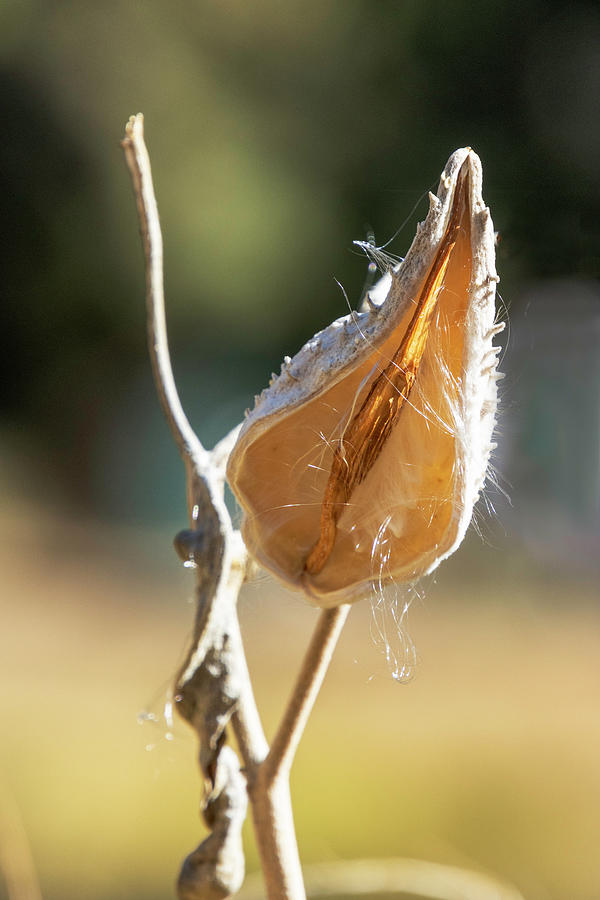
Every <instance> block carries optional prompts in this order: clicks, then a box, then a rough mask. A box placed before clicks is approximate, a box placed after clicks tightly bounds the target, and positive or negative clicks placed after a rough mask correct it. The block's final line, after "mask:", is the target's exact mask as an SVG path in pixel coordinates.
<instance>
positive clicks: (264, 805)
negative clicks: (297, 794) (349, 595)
mask: <svg viewBox="0 0 600 900" xmlns="http://www.w3.org/2000/svg"><path fill="white" fill-rule="evenodd" d="M349 611H350V606H349V605H348V604H344V605H342V606H338V607H335V608H333V609H326V610H323V611H322V612H321V614H320V616H319V621H318V623H317V627H316V629H315V632H314V634H313V637H312V640H311V642H310V645H309V647H308V650H307V652H306V655H305V657H304V661H303V663H302V668H301V669H300V673H299V675H298V678H297V680H296V684H295V686H294V688H293V690H292V694H291V697H290V700H289V703H288V706H287V709H286V711H285V713H284V715H283V718H282V720H281V724H280V726H279V728H278V730H277V733H276V735H275V738H274V739H273V742H272V744H271V750H270V752H269V754H268V756H267V758H266V759H265V761H264V762H263V763H262V765H260V766H259V767H258V768H257V769H256V770H255V771H254V772H253V773H251V774H252V777H250V779H249V791H250V798H251V801H252V816H253V819H254V827H255V832H256V838H257V844H258V849H259V853H260V857H261V863H262V867H263V872H264V876H265V885H266V888H267V897H268V898H269V900H281V898H282V897H285V898H288V900H304V898H305V897H306V894H305V891H304V882H303V879H302V871H301V869H300V860H299V858H298V854H297V851H296V852H294V851H295V849H296V848H295V839H294V821H293V817H292V805H291V799H290V786H289V776H290V769H291V765H292V762H293V759H294V755H295V753H296V749H297V747H298V744H299V742H300V738H301V737H302V732H303V731H304V728H305V726H306V722H307V720H308V717H309V715H310V713H311V710H312V708H313V705H314V702H315V700H316V698H317V695H318V693H319V689H320V687H321V684H322V683H323V678H324V677H325V673H326V672H327V668H328V666H329V663H330V661H331V657H332V655H333V651H334V650H335V646H336V643H337V640H338V638H339V635H340V632H341V630H342V627H343V625H344V622H345V621H346V618H347V616H348V613H349ZM234 722H235V719H234ZM291 839H293V840H294V846H291V845H290V840H291ZM275 885H279V886H280V887H279V888H276V889H275V890H273V889H272V886H275ZM282 890H283V892H281V891H282Z"/></svg>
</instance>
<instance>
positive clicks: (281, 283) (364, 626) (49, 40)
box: [0, 0, 600, 900]
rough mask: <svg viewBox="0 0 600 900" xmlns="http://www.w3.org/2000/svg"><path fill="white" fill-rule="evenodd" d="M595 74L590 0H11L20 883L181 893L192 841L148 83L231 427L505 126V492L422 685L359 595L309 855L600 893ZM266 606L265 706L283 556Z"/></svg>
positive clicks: (191, 316)
mask: <svg viewBox="0 0 600 900" xmlns="http://www.w3.org/2000/svg"><path fill="white" fill-rule="evenodd" d="M599 97H600V12H599V11H598V7H597V5H596V4H595V3H594V2H589V3H588V2H581V0H580V2H578V0H573V2H570V3H569V4H564V3H563V2H560V3H559V2H540V0H519V2H515V0H503V2H500V0H480V2H478V3H475V2H473V0H469V2H466V0H457V2H454V3H448V2H442V0H420V2H415V0H406V2H400V0H379V2H377V3H373V2H368V0H319V2H318V3H313V2H299V0H288V2H285V3H280V2H275V0H264V2H260V3H248V2H246V0H214V2H209V0H170V2H168V3H167V2H160V0H144V2H127V0H125V2H116V0H112V2H109V0H95V2H90V0H18V2H17V0H5V2H4V3H3V4H2V7H1V9H0V108H1V114H0V122H1V132H2V137H1V141H0V186H1V193H2V217H1V227H2V229H3V232H4V233H3V235H2V240H1V242H0V250H1V253H2V268H1V273H2V276H1V283H2V290H1V292H2V322H3V328H2V334H3V341H2V354H1V357H0V366H1V367H2V375H1V379H0V384H1V388H2V419H1V423H0V440H1V444H2V464H1V470H0V492H1V498H2V505H1V510H0V528H1V532H2V540H1V541H0V558H1V570H2V575H1V582H0V584H1V588H0V595H1V596H0V602H1V609H2V626H1V629H0V671H1V673H2V674H1V678H0V722H1V723H2V724H1V726H0V727H1V731H0V734H1V737H0V804H1V808H2V816H1V818H0V838H1V840H0V860H1V862H2V871H3V873H4V875H3V876H2V877H0V896H7V897H8V896H10V898H11V900H15V897H17V896H18V897H21V896H22V895H21V894H19V893H18V892H17V893H15V890H14V889H11V888H10V884H11V880H12V879H15V878H16V880H17V881H19V875H18V873H19V872H21V873H29V875H30V876H31V875H32V873H35V874H36V877H37V878H38V879H39V883H40V885H41V890H42V892H43V896H44V898H45V900H58V898H61V900H71V898H82V897H85V898H89V900H100V898H102V900H113V898H114V900H116V898H125V897H127V898H128V900H135V898H138V897H139V898H142V897H144V898H145V900H154V898H156V900H158V898H159V897H161V898H163V897H167V896H171V894H172V882H173V880H174V877H175V874H176V871H177V868H178V865H179V860H180V859H181V858H182V857H183V856H184V855H185V854H186V853H187V852H188V851H189V850H190V849H191V848H192V847H193V846H194V845H195V843H197V842H198V840H199V839H200V838H201V836H202V834H203V829H202V825H201V824H200V821H199V819H198V814H197V807H198V802H199V796H200V779H199V775H198V772H197V768H196V765H195V753H196V747H195V742H194V739H193V737H192V735H191V734H190V733H188V731H187V730H186V727H185V726H184V725H182V724H181V725H180V724H178V723H173V724H171V723H170V722H169V720H168V716H167V717H166V718H165V715H164V704H165V700H166V697H167V689H168V686H169V682H170V679H171V678H172V675H173V673H174V671H175V669H176V667H177V664H178V662H179V661H180V659H181V655H182V652H183V649H184V647H185V645H186V640H187V638H188V636H189V632H190V628H191V622H192V616H193V605H192V598H191V595H192V578H191V576H190V575H189V573H187V572H184V571H183V570H182V569H181V567H180V565H179V564H178V562H177V560H176V558H175V555H174V553H173V552H172V550H171V538H172V535H173V534H174V532H175V531H176V530H178V529H179V528H181V527H183V526H184V525H185V507H184V490H183V488H184V482H183V473H182V469H181V465H180V463H179V460H178V458H177V454H176V451H175V449H174V447H173V445H172V443H171V441H170V438H169V435H168V432H167V428H166V426H165V424H164V423H163V421H162V419H161V415H160V412H159V410H158V405H157V402H156V400H155V396H154V391H153V386H152V380H151V374H150V368H149V364H148V361H147V357H146V349H145V333H144V327H145V326H144V303H143V265H142V254H141V249H140V246H139V238H138V233H137V221H136V215H135V207H134V202H133V198H132V194H131V189H130V185H129V180H128V176H127V173H126V170H125V166H124V163H123V159H122V153H121V149H120V146H119V140H120V138H121V136H122V133H123V127H124V124H125V121H126V120H127V118H128V116H129V115H131V114H132V113H135V112H138V111H143V112H144V114H145V118H146V135H147V140H148V144H149V148H150V152H151V157H152V162H153V169H154V177H155V184H156V190H157V194H158V200H159V207H160V211H161V217H162V223H163V228H164V234H165V253H166V285H167V300H168V318H169V329H170V337H171V345H172V353H173V358H174V367H175V372H176V376H177V379H178V382H179V385H180V389H181V393H182V398H183V402H184V405H185V407H186V409H187V410H188V411H189V416H190V419H191V420H192V422H193V423H194V425H195V427H196V428H197V430H198V432H199V434H200V436H201V438H202V439H203V440H204V441H205V442H206V443H207V444H212V443H213V442H215V441H216V440H217V439H218V438H219V437H221V436H222V435H223V434H224V433H225V432H226V431H227V430H228V429H229V428H230V427H232V426H233V425H234V424H235V423H236V422H237V421H239V419H240V418H241V415H242V413H243V410H244V409H245V408H246V407H248V406H250V405H252V398H253V395H254V394H255V393H257V392H258V391H260V390H261V389H262V388H263V387H264V386H265V384H266V383H267V381H268V377H269V375H270V372H271V371H272V370H278V367H279V364H280V362H281V359H282V358H283V355H284V354H293V353H294V352H295V351H296V350H297V349H298V348H299V347H300V346H301V344H302V343H303V342H304V341H305V340H306V339H307V338H308V337H309V336H310V335H312V334H313V333H314V332H315V331H316V330H318V329H319V328H321V327H323V326H325V325H326V324H327V323H329V322H330V321H331V320H332V319H333V318H336V317H338V316H340V315H343V314H345V312H347V305H346V300H345V298H344V296H343V294H342V292H341V291H340V289H339V287H338V286H337V284H336V283H335V280H334V279H337V280H338V281H339V282H340V283H341V284H342V285H343V287H344V290H345V291H346V294H347V296H348V299H349V301H350V303H351V304H352V305H356V304H357V303H358V301H359V298H360V295H361V291H362V287H363V283H364V280H365V276H366V263H365V260H364V258H363V257H361V256H360V255H359V254H358V253H357V252H356V251H355V249H353V246H352V241H353V240H355V239H363V240H364V239H365V238H366V237H367V235H368V234H369V232H370V231H371V230H372V231H373V233H374V235H375V239H376V241H377V243H380V244H381V243H384V242H386V241H387V240H388V239H389V238H391V237H392V236H393V235H395V234H396V232H398V233H397V235H396V237H395V239H394V241H393V243H392V244H391V245H390V248H389V249H390V250H392V251H393V252H395V253H398V254H400V255H402V254H403V252H404V251H405V250H406V249H407V247H408V246H409V244H410V242H411V240H412V236H413V234H414V227H415V224H416V222H417V221H419V220H420V219H422V218H423V217H424V215H425V212H426V208H427V203H426V191H427V190H428V189H434V190H435V187H436V185H437V179H438V177H439V173H440V171H441V169H442V167H443V165H444V163H445V161H446V159H447V157H448V156H449V154H450V153H451V152H452V151H453V150H454V149H455V148H456V147H460V146H464V145H466V144H468V145H470V146H472V147H474V148H475V149H476V150H477V152H478V153H479V154H480V156H481V158H482V160H483V165H484V177H485V185H484V189H485V197H486V200H487V202H488V203H489V205H490V207H491V209H492V214H493V218H494V222H495V226H496V228H497V230H498V231H499V233H500V243H499V247H498V269H499V272H500V275H501V285H500V290H501V294H502V297H501V300H500V301H499V303H500V306H501V310H502V317H503V318H505V319H506V320H507V322H508V326H509V327H508V328H507V330H506V332H505V334H504V337H503V339H504V343H505V350H504V358H503V364H502V368H503V370H504V371H505V372H506V374H507V377H506V379H505V381H504V382H503V390H502V408H501V413H500V418H499V428H498V432H499V437H498V444H499V446H498V450H497V452H496V458H495V460H494V465H495V469H496V472H497V477H498V480H499V485H500V488H501V490H497V489H495V488H493V487H491V488H490V489H489V491H488V493H487V497H486V501H487V502H486V503H483V504H481V508H480V509H479V510H478V514H477V524H478V528H477V530H476V531H473V533H472V534H470V536H469V538H468V539H467V541H466V543H465V545H464V546H463V548H461V550H460V551H459V553H457V554H456V556H455V557H454V558H453V559H452V560H451V561H449V562H448V563H447V564H445V565H444V566H443V567H441V568H440V570H439V572H438V574H437V575H436V578H435V579H429V580H427V581H426V582H425V583H423V584H421V585H420V586H419V589H418V592H417V593H416V595H415V602H413V606H412V610H411V616H410V621H409V625H408V628H409V632H410V635H411V637H412V639H413V640H414V642H415V644H416V647H417V650H418V654H419V663H418V665H417V670H416V673H415V677H414V678H413V680H412V681H410V682H409V683H408V684H398V683H396V682H395V681H394V680H393V678H392V677H391V675H390V673H389V671H388V670H387V668H386V664H385V661H384V659H383V656H382V655H381V652H380V650H381V648H379V647H378V646H377V645H376V642H374V641H373V639H372V637H371V636H370V616H371V613H370V609H369V604H368V602H365V603H364V604H362V605H360V606H358V607H357V608H356V609H355V610H354V611H353V613H352V616H351V619H350V622H349V624H348V626H347V631H346V634H345V635H344V637H343V639H342V642H341V645H340V648H339V651H338V654H337V656H336V660H335V662H334V665H333V669H332V672H331V675H330V677H329V678H328V681H327V683H326V685H325V688H324V690H323V693H322V696H321V697H320V699H319V703H318V706H317V709H316V710H315V713H314V716H313V718H312V720H311V723H310V725H309V729H308V732H307V735H306V738H305V741H304V743H303V745H302V747H301V750H300V753H299V756H298V760H297V764H296V767H295V772H294V779H293V791H294V795H295V805H296V811H297V825H298V838H299V842H300V847H301V853H302V856H303V859H304V860H305V861H306V862H314V861H323V860H325V861H332V860H344V859H354V858H359V857H380V858H386V857H392V856H409V857H410V856H412V857H416V858H419V859H428V860H432V861H437V862H443V863H450V864H452V865H457V866H465V867H467V868H474V869H478V870H482V871H489V872H493V873H495V874H497V875H498V876H499V877H501V878H503V879H505V880H507V881H510V882H511V883H513V884H515V885H517V886H518V888H519V889H520V890H521V891H522V893H523V895H524V896H525V897H526V898H528V900H595V898H598V897H600V861H599V857H598V851H597V846H598V837H599V835H600V763H599V762H598V760H600V721H599V715H598V705H599V701H600V652H599V651H600V632H599V625H600V614H599V610H598V581H599V575H600V352H599V351H600V288H599V285H598V275H599V271H600V246H599V237H600V166H599V165H598V160H599V158H600V152H599V151H600V115H599V112H600V110H599V101H598V98H599ZM400 226H402V227H400ZM398 229H400V230H399V231H398ZM241 616H242V621H243V627H244V632H245V636H246V642H247V648H248V656H249V659H250V663H251V666H252V669H253V673H254V677H255V680H256V687H257V693H258V695H259V701H260V704H261V708H262V710H263V714H264V719H265V724H266V727H267V728H268V729H271V730H272V728H273V727H274V725H275V723H276V720H277V715H278V712H279V710H280V709H281V706H282V704H283V702H284V699H285V695H286V693H287V689H288V686H289V684H290V682H291V681H292V679H293V676H294V673H295V668H296V660H299V659H300V657H301V654H302V650H303V647H304V646H305V644H306V640H307V638H308V635H309V633H310V630H311V627H312V625H313V623H314V619H315V613H314V611H313V610H311V609H308V608H307V607H306V605H305V603H304V601H303V600H302V599H301V598H300V597H298V596H293V595H290V594H284V593H283V592H282V591H281V590H280V589H279V588H277V587H276V586H275V585H273V584H272V583H271V582H270V581H269V580H268V579H266V578H259V579H258V580H257V582H256V583H255V584H254V585H252V586H250V587H249V588H248V589H247V591H246V592H245V593H244V595H243V597H242V601H241ZM138 713H146V715H145V716H144V715H142V716H141V717H140V721H138V718H137V716H138ZM246 843H247V848H248V866H249V869H250V870H252V869H255V868H256V865H257V863H256V854H255V850H254V845H253V839H252V835H251V832H250V830H249V829H248V832H247V835H246ZM21 883H23V882H22V880H21ZM11 890H12V893H10V891H11ZM3 891H4V894H3V893H2V892H3ZM31 896H32V897H33V895H31Z"/></svg>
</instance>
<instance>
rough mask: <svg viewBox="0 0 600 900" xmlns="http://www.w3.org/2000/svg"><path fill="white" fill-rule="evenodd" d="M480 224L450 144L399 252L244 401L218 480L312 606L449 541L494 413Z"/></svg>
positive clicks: (257, 544) (435, 552)
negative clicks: (358, 302)
mask: <svg viewBox="0 0 600 900" xmlns="http://www.w3.org/2000/svg"><path fill="white" fill-rule="evenodd" d="M497 281H498V277H497V275H496V270H495V263H494V231H493V226H492V220H491V218H490V213H489V210H488V209H487V207H486V206H485V204H484V202H483V199H482V196H481V164H480V161H479V158H478V157H477V155H476V154H475V153H474V152H473V151H472V150H471V149H470V148H465V149H462V150H457V151H456V152H455V153H454V154H453V155H452V156H451V157H450V159H449V161H448V163H447V165H446V168H445V170H444V172H443V173H442V177H441V181H440V185H439V189H438V195H437V196H434V195H433V194H430V208H429V213H428V215H427V218H426V220H425V222H424V223H422V224H421V225H420V226H419V227H418V229H417V235H416V237H415V239H414V241H413V243H412V246H411V248H410V250H409V251H408V254H407V256H406V258H405V260H404V261H403V262H402V263H401V264H400V265H399V266H397V267H395V268H394V269H392V270H391V271H390V272H388V273H387V274H386V275H384V277H383V278H382V279H381V280H380V282H379V283H378V284H377V285H376V287H375V288H374V289H373V291H371V294H370V296H369V297H368V298H367V300H368V302H367V304H366V307H367V308H366V310H365V311H364V312H361V313H351V314H350V315H348V316H345V317H344V318H342V319H338V320H337V321H335V322H333V323H332V324H331V325H330V326H329V327H328V328H325V329H324V330H323V331H321V332H319V333H318V334H317V335H315V337H313V338H312V339H311V340H310V341H308V343H307V344H306V345H305V346H304V347H303V348H302V349H301V350H300V352H299V353H298V354H297V355H296V356H295V357H294V358H293V359H289V358H286V360H285V361H284V363H283V365H282V367H281V374H280V375H279V376H277V377H275V378H274V379H273V380H272V382H271V384H270V386H269V387H268V388H267V389H266V390H265V391H263V393H262V394H261V395H260V397H258V398H257V400H256V405H255V407H254V409H253V410H252V411H251V412H250V413H249V414H248V416H247V418H246V421H245V423H244V425H243V427H242V429H241V432H240V435H239V438H238V440H237V443H236V445H235V447H234V449H233V451H232V453H231V456H230V459H229V464H228V472H227V477H228V481H229V484H230V485H231V488H232V490H233V491H234V493H235V495H236V497H237V499H238V501H239V503H240V504H241V506H242V509H243V511H244V521H243V526H242V533H243V536H244V540H245V541H246V544H247V547H248V549H249V551H250V553H251V554H252V556H253V557H254V558H255V559H256V560H257V561H258V562H259V563H260V564H261V565H262V566H264V568H266V569H268V570H269V571H270V572H272V573H273V574H274V575H275V576H277V578H279V579H281V580H282V581H283V582H285V583H286V584H287V585H288V586H289V587H292V588H296V589H299V590H302V591H304V592H305V593H306V594H307V595H308V596H309V598H310V599H311V601H312V602H313V603H315V604H316V605H318V606H323V607H329V606H334V605H337V604H339V603H347V602H351V601H354V600H357V599H359V598H360V597H361V596H363V595H365V594H366V593H368V592H369V590H370V587H371V586H372V585H373V584H377V585H378V586H380V585H381V586H382V585H384V584H386V583H387V582H388V581H394V582H408V581H413V580H414V579H415V578H417V577H419V576H420V575H424V574H426V573H428V572H431V570H432V569H434V568H435V567H436V566H437V565H438V564H439V563H440V562H441V561H442V560H443V559H445V558H446V557H447V556H448V555H449V554H450V553H452V552H453V551H454V550H455V549H456V548H457V547H458V545H459V544H460V542H461V540H462V539H463V537H464V534H465V532H466V530H467V527H468V524H469V521H470V519H471V515H472V512H473V505H474V503H475V501H476V500H477V497H478V495H479V492H480V490H481V488H482V486H483V483H484V480H485V474H486V469H487V465H488V460H489V455H490V451H491V449H492V447H493V445H492V444H491V442H490V441H491V436H492V430H493V427H494V420H495V411H496V382H497V380H498V378H499V377H500V375H499V374H498V373H497V372H496V364H497V353H498V349H499V348H497V347H494V346H493V345H492V339H493V337H494V335H495V334H497V333H498V331H500V330H501V328H502V325H496V324H495V321H494V320H495V307H494V297H495V290H496V282H497Z"/></svg>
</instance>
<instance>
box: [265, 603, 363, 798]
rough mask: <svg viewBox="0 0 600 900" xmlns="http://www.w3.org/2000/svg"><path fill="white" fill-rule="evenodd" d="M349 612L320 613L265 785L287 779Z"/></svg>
mask: <svg viewBox="0 0 600 900" xmlns="http://www.w3.org/2000/svg"><path fill="white" fill-rule="evenodd" d="M349 612H350V605H349V604H342V605H341V606H335V607H333V609H324V610H322V612H321V614H320V616H319V621H318V623H317V627H316V629H315V632H314V634H313V637H312V639H311V642H310V644H309V647H308V650H307V651H306V655H305V657H304V661H303V663H302V668H301V669H300V672H299V674H298V678H297V680H296V684H295V686H294V689H293V691H292V696H291V698H290V702H289V704H288V707H287V709H286V711H285V713H284V716H283V719H282V720H281V724H280V726H279V729H278V730H277V733H276V735H275V737H274V738H273V741H272V743H271V750H270V752H269V755H268V756H267V758H266V760H265V762H264V765H263V767H262V771H261V779H264V781H265V783H266V784H271V783H273V782H274V781H275V780H276V779H277V777H278V776H280V775H282V774H284V775H286V776H287V774H288V772H289V770H290V768H291V765H292V762H293V759H294V755H295V753H296V749H297V747H298V744H299V742H300V738H301V737H302V732H303V731H304V728H305V726H306V722H307V721H308V717H309V715H310V713H311V710H312V708H313V705H314V702H315V700H316V699H317V695H318V693H319V690H320V687H321V685H322V683H323V679H324V678H325V673H326V672H327V668H328V666H329V663H330V661H331V657H332V656H333V651H334V650H335V646H336V644H337V641H338V638H339V636H340V632H341V630H342V628H343V626H344V622H345V621H346V619H347V617H348V613H349Z"/></svg>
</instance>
